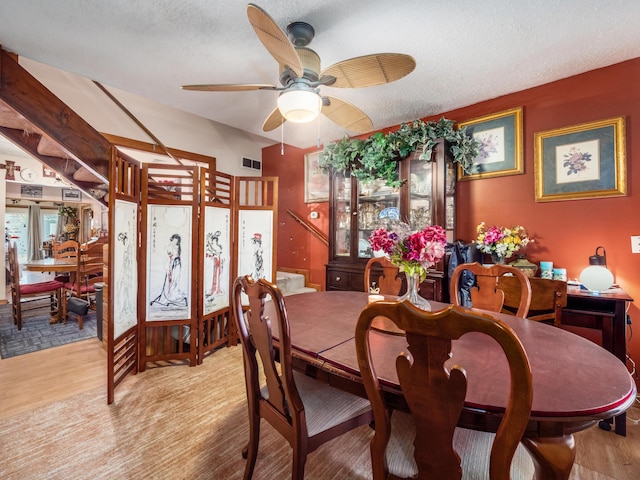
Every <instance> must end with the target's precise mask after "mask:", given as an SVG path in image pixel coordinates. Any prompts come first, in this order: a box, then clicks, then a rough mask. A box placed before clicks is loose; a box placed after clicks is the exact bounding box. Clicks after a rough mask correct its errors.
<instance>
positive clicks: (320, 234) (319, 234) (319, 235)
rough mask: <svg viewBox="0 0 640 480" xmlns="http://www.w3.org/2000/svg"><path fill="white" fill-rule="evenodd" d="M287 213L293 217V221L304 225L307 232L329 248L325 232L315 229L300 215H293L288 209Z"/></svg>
mask: <svg viewBox="0 0 640 480" xmlns="http://www.w3.org/2000/svg"><path fill="white" fill-rule="evenodd" d="M287 213H288V214H289V215H291V216H292V217H293V219H294V220H295V221H296V222H298V223H299V224H300V225H302V226H303V227H304V228H306V229H307V230H309V231H310V232H311V233H313V234H314V235H315V236H316V237H317V238H318V239H319V240H320V241H321V242H322V243H324V244H325V245H326V246H327V247H328V246H329V238H327V236H326V235H325V234H324V232H321V231H320V230H318V229H317V228H316V227H314V226H313V225H311V224H309V223H307V222H305V221H304V220H303V219H302V218H300V217H299V216H298V215H296V214H295V213H293V212H292V211H291V210H289V209H287Z"/></svg>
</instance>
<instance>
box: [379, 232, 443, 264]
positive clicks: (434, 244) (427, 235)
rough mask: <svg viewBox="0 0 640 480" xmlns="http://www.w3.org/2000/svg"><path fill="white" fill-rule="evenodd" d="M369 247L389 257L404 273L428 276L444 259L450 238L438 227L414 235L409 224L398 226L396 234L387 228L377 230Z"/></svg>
mask: <svg viewBox="0 0 640 480" xmlns="http://www.w3.org/2000/svg"><path fill="white" fill-rule="evenodd" d="M369 243H370V244H371V248H372V249H373V250H380V251H382V252H384V253H385V254H386V255H388V256H389V259H390V260H391V262H392V263H393V264H394V265H397V266H398V267H399V268H400V270H401V271H403V272H407V273H420V274H426V269H427V268H429V267H431V266H433V265H435V264H436V263H437V262H438V261H439V260H440V259H441V258H442V257H443V256H444V254H445V246H446V243H447V238H446V234H445V231H444V229H443V228H442V227H440V226H439V225H433V226H428V227H426V228H425V229H424V230H419V231H417V232H411V230H410V228H409V226H408V225H407V224H398V225H397V226H396V227H395V228H394V230H393V231H388V230H387V229H385V228H380V229H378V230H374V231H373V233H372V234H371V236H370V237H369Z"/></svg>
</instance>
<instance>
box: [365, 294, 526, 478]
mask: <svg viewBox="0 0 640 480" xmlns="http://www.w3.org/2000/svg"><path fill="white" fill-rule="evenodd" d="M380 316H382V317H386V318H387V319H389V320H390V321H391V322H393V323H394V324H395V325H396V326H397V328H398V329H400V330H402V331H404V332H405V338H406V346H404V345H403V346H402V348H400V349H399V350H398V354H397V356H396V358H395V359H394V358H385V362H386V364H392V365H393V364H395V368H396V371H397V375H398V381H399V384H400V388H401V390H402V395H403V397H404V399H405V400H406V403H407V406H408V408H409V411H410V412H411V413H406V412H404V411H399V410H393V411H391V410H390V407H389V406H388V405H387V404H386V402H385V397H384V395H383V392H382V390H381V388H380V382H379V380H378V376H377V373H376V357H375V354H374V353H373V352H372V348H371V343H370V331H371V324H372V321H373V320H374V318H376V317H380ZM469 332H480V333H482V334H485V335H488V336H490V337H492V338H493V339H495V340H496V342H497V343H498V344H499V346H500V348H501V349H502V351H503V352H504V354H505V357H506V361H507V363H508V369H507V370H506V373H505V374H506V375H509V376H510V380H511V383H510V390H509V400H508V403H507V407H506V410H505V412H504V416H503V418H502V419H501V422H500V426H499V428H498V430H497V433H496V434H493V433H489V432H481V431H475V430H469V429H465V428H459V427H457V426H456V424H457V422H458V419H459V417H460V414H461V411H462V408H463V406H464V401H465V395H466V392H467V372H465V370H464V366H465V365H464V364H462V365H461V364H460V363H459V361H460V360H459V359H456V357H455V355H454V356H453V362H454V365H455V366H453V367H452V368H450V369H449V368H445V362H447V360H449V358H450V355H451V343H452V340H457V339H458V338H460V337H461V336H462V335H464V334H466V333H469ZM380 334H381V333H380V332H379V331H377V332H376V333H375V335H380ZM355 335H356V336H355V341H356V354H357V357H358V366H359V368H360V373H361V375H362V381H363V383H364V386H365V389H366V391H367V396H368V397H369V400H370V401H371V406H372V408H373V415H374V425H375V434H374V437H373V439H372V441H371V445H370V448H371V462H372V470H373V479H374V480H383V479H384V480H386V479H388V478H394V479H409V478H411V479H415V478H418V479H422V478H437V479H439V480H442V479H460V478H491V479H492V480H498V479H499V480H508V479H510V478H513V479H516V478H518V479H527V480H530V479H531V478H533V474H534V465H533V461H532V459H531V457H530V456H529V454H528V453H527V451H526V450H525V449H524V447H523V446H522V445H520V444H519V442H520V439H521V438H522V436H523V434H524V432H525V430H526V428H527V424H528V422H529V417H530V414H531V402H532V398H533V389H532V381H531V368H530V365H529V361H528V358H527V355H526V352H525V351H524V348H523V346H522V344H521V342H520V340H519V339H518V338H517V336H516V335H515V333H514V332H513V330H512V329H511V328H510V327H509V326H508V325H507V324H505V323H504V322H502V321H500V320H499V319H496V318H494V317H492V316H491V315H489V314H482V313H476V312H472V311H470V310H467V309H464V308H462V307H457V306H453V305H452V306H449V307H448V308H446V309H444V310H441V311H439V312H434V313H431V312H425V311H424V310H420V309H418V308H416V307H415V306H413V305H411V304H410V303H409V302H407V301H403V302H375V303H370V304H369V305H368V306H367V307H365V309H364V310H363V311H362V313H361V314H360V317H359V319H358V323H357V324H356V332H355ZM409 352H410V353H409ZM468 368H469V369H470V370H471V367H468ZM462 472H464V475H462V476H461V474H462ZM392 475H393V476H392Z"/></svg>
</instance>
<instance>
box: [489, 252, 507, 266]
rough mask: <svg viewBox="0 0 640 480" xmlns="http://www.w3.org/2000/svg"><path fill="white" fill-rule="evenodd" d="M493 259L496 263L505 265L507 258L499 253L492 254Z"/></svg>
mask: <svg viewBox="0 0 640 480" xmlns="http://www.w3.org/2000/svg"><path fill="white" fill-rule="evenodd" d="M491 261H492V262H493V263H494V264H496V265H504V264H505V259H504V257H503V256H502V255H498V254H497V253H492V254H491Z"/></svg>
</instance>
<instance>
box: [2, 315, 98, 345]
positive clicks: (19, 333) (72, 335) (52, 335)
mask: <svg viewBox="0 0 640 480" xmlns="http://www.w3.org/2000/svg"><path fill="white" fill-rule="evenodd" d="M96 335H97V328H96V313H95V312H94V311H90V313H89V314H88V315H87V316H85V317H84V321H83V327H82V330H80V329H78V322H76V320H75V318H74V319H69V320H68V321H67V323H66V324H64V323H54V324H51V323H49V314H48V312H46V309H45V310H42V311H41V312H40V313H34V316H31V317H30V316H27V317H26V318H23V320H22V330H18V327H16V326H15V325H14V324H13V318H12V316H11V305H9V304H7V305H2V306H0V356H1V357H2V358H9V357H15V356H17V355H24V354H25V353H31V352H36V351H38V350H44V349H46V348H52V347H58V346H60V345H65V344H67V343H72V342H78V341H80V340H85V339H87V338H93V337H95V336H96Z"/></svg>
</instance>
